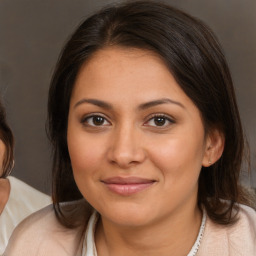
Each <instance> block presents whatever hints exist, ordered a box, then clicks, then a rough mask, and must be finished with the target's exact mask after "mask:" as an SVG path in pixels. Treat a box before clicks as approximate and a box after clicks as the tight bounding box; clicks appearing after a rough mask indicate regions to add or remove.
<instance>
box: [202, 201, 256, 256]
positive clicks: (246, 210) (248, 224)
mask: <svg viewBox="0 0 256 256" xmlns="http://www.w3.org/2000/svg"><path fill="white" fill-rule="evenodd" d="M238 206H239V212H238V216H237V217H238V220H237V222H236V223H234V224H233V225H228V226H223V225H218V224H216V223H214V222H213V221H211V220H210V219H209V218H208V219H207V222H206V227H205V233H204V236H203V239H202V244H201V246H200V253H201V254H199V255H205V254H206V255H230V256H237V255H239V256H247V255H256V211H255V210H254V209H252V208H250V207H248V206H245V205H238ZM206 252H207V253H206Z"/></svg>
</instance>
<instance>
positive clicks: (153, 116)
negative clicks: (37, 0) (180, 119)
mask: <svg viewBox="0 0 256 256" xmlns="http://www.w3.org/2000/svg"><path fill="white" fill-rule="evenodd" d="M156 118H161V119H163V120H164V124H163V125H154V126H153V125H147V123H149V122H150V121H153V122H154V121H156V120H155V119H156ZM166 121H168V124H167V125H166ZM174 123H175V121H174V119H173V118H171V117H169V116H167V115H165V114H153V115H151V116H150V117H149V118H148V119H147V121H146V122H145V123H144V125H145V126H150V127H158V128H162V129H164V128H166V127H169V126H170V125H171V124H174Z"/></svg>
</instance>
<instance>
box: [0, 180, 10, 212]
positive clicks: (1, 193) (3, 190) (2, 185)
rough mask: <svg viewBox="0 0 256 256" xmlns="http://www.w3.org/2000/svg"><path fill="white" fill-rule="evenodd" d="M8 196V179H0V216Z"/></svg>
mask: <svg viewBox="0 0 256 256" xmlns="http://www.w3.org/2000/svg"><path fill="white" fill-rule="evenodd" d="M9 195H10V182H9V180H8V179H0V214H1V213H2V211H3V210H4V207H5V205H6V203H7V201H8V199H9Z"/></svg>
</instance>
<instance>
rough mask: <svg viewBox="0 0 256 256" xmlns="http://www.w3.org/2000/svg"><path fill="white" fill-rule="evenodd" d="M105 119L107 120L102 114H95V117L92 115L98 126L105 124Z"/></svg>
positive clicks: (94, 122)
mask: <svg viewBox="0 0 256 256" xmlns="http://www.w3.org/2000/svg"><path fill="white" fill-rule="evenodd" d="M104 121H105V119H104V118H103V117H101V116H94V117H92V122H93V124H94V125H96V126H98V125H103V124H104Z"/></svg>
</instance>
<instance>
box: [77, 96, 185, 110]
mask: <svg viewBox="0 0 256 256" xmlns="http://www.w3.org/2000/svg"><path fill="white" fill-rule="evenodd" d="M83 103H89V104H93V105H96V106H98V107H101V108H105V109H108V110H111V109H113V107H112V105H111V104H109V103H107V102H105V101H102V100H96V99H81V100H79V101H78V102H77V103H76V104H75V105H74V108H76V107H78V106H79V105H81V104H83ZM162 104H175V105H178V106H180V107H182V108H185V107H184V105H183V104H181V103H180V102H178V101H174V100H171V99H169V98H163V99H158V100H152V101H149V102H146V103H143V104H140V105H139V106H138V109H139V110H144V109H147V108H151V107H154V106H157V105H162Z"/></svg>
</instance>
